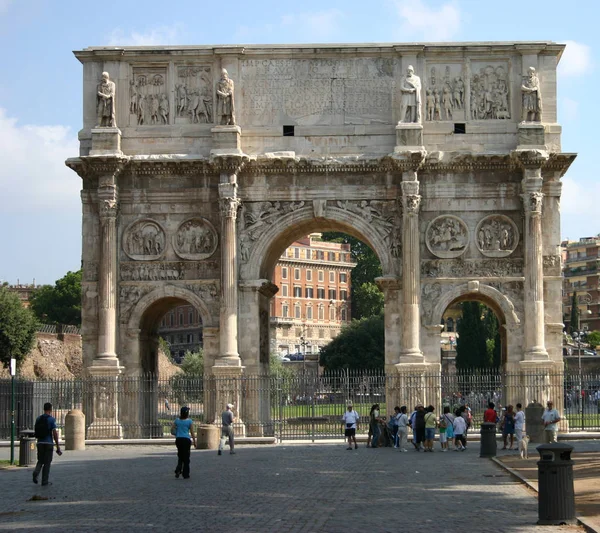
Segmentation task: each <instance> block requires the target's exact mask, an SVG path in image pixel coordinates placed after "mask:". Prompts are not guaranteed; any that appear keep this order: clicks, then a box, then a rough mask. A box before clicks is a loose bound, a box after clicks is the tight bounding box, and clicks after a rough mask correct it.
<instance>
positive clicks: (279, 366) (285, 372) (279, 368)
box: [269, 354, 295, 379]
mask: <svg viewBox="0 0 600 533" xmlns="http://www.w3.org/2000/svg"><path fill="white" fill-rule="evenodd" d="M269 374H270V375H271V376H279V377H280V378H283V379H291V378H293V377H294V375H295V374H294V371H293V370H292V369H291V368H290V367H289V366H287V365H286V364H285V363H284V362H283V361H282V360H281V357H279V356H278V355H276V354H271V356H270V357H269Z"/></svg>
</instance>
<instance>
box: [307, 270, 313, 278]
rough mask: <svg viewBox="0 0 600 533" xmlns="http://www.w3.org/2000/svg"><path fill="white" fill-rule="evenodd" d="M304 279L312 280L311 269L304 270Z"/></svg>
mask: <svg viewBox="0 0 600 533" xmlns="http://www.w3.org/2000/svg"><path fill="white" fill-rule="evenodd" d="M306 281H312V270H307V271H306Z"/></svg>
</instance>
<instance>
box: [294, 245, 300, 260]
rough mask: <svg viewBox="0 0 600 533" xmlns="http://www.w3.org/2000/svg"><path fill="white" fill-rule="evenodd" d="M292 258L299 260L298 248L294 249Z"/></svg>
mask: <svg viewBox="0 0 600 533" xmlns="http://www.w3.org/2000/svg"><path fill="white" fill-rule="evenodd" d="M294 257H295V258H296V259H300V248H294Z"/></svg>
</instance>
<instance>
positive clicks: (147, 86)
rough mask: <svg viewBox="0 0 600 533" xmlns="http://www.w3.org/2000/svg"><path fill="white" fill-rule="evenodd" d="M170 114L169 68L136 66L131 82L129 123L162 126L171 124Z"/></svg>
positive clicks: (132, 124)
mask: <svg viewBox="0 0 600 533" xmlns="http://www.w3.org/2000/svg"><path fill="white" fill-rule="evenodd" d="M170 114H171V109H170V105H169V90H168V85H167V69H166V68H163V67H134V69H133V78H132V79H131V81H130V82H129V124H130V125H131V126H135V125H137V126H162V125H165V124H169V120H170V119H169V117H170Z"/></svg>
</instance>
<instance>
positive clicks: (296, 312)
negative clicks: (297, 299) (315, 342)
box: [294, 305, 301, 318]
mask: <svg viewBox="0 0 600 533" xmlns="http://www.w3.org/2000/svg"><path fill="white" fill-rule="evenodd" d="M294 317H295V318H301V313H300V306H299V305H296V306H294Z"/></svg>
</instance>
